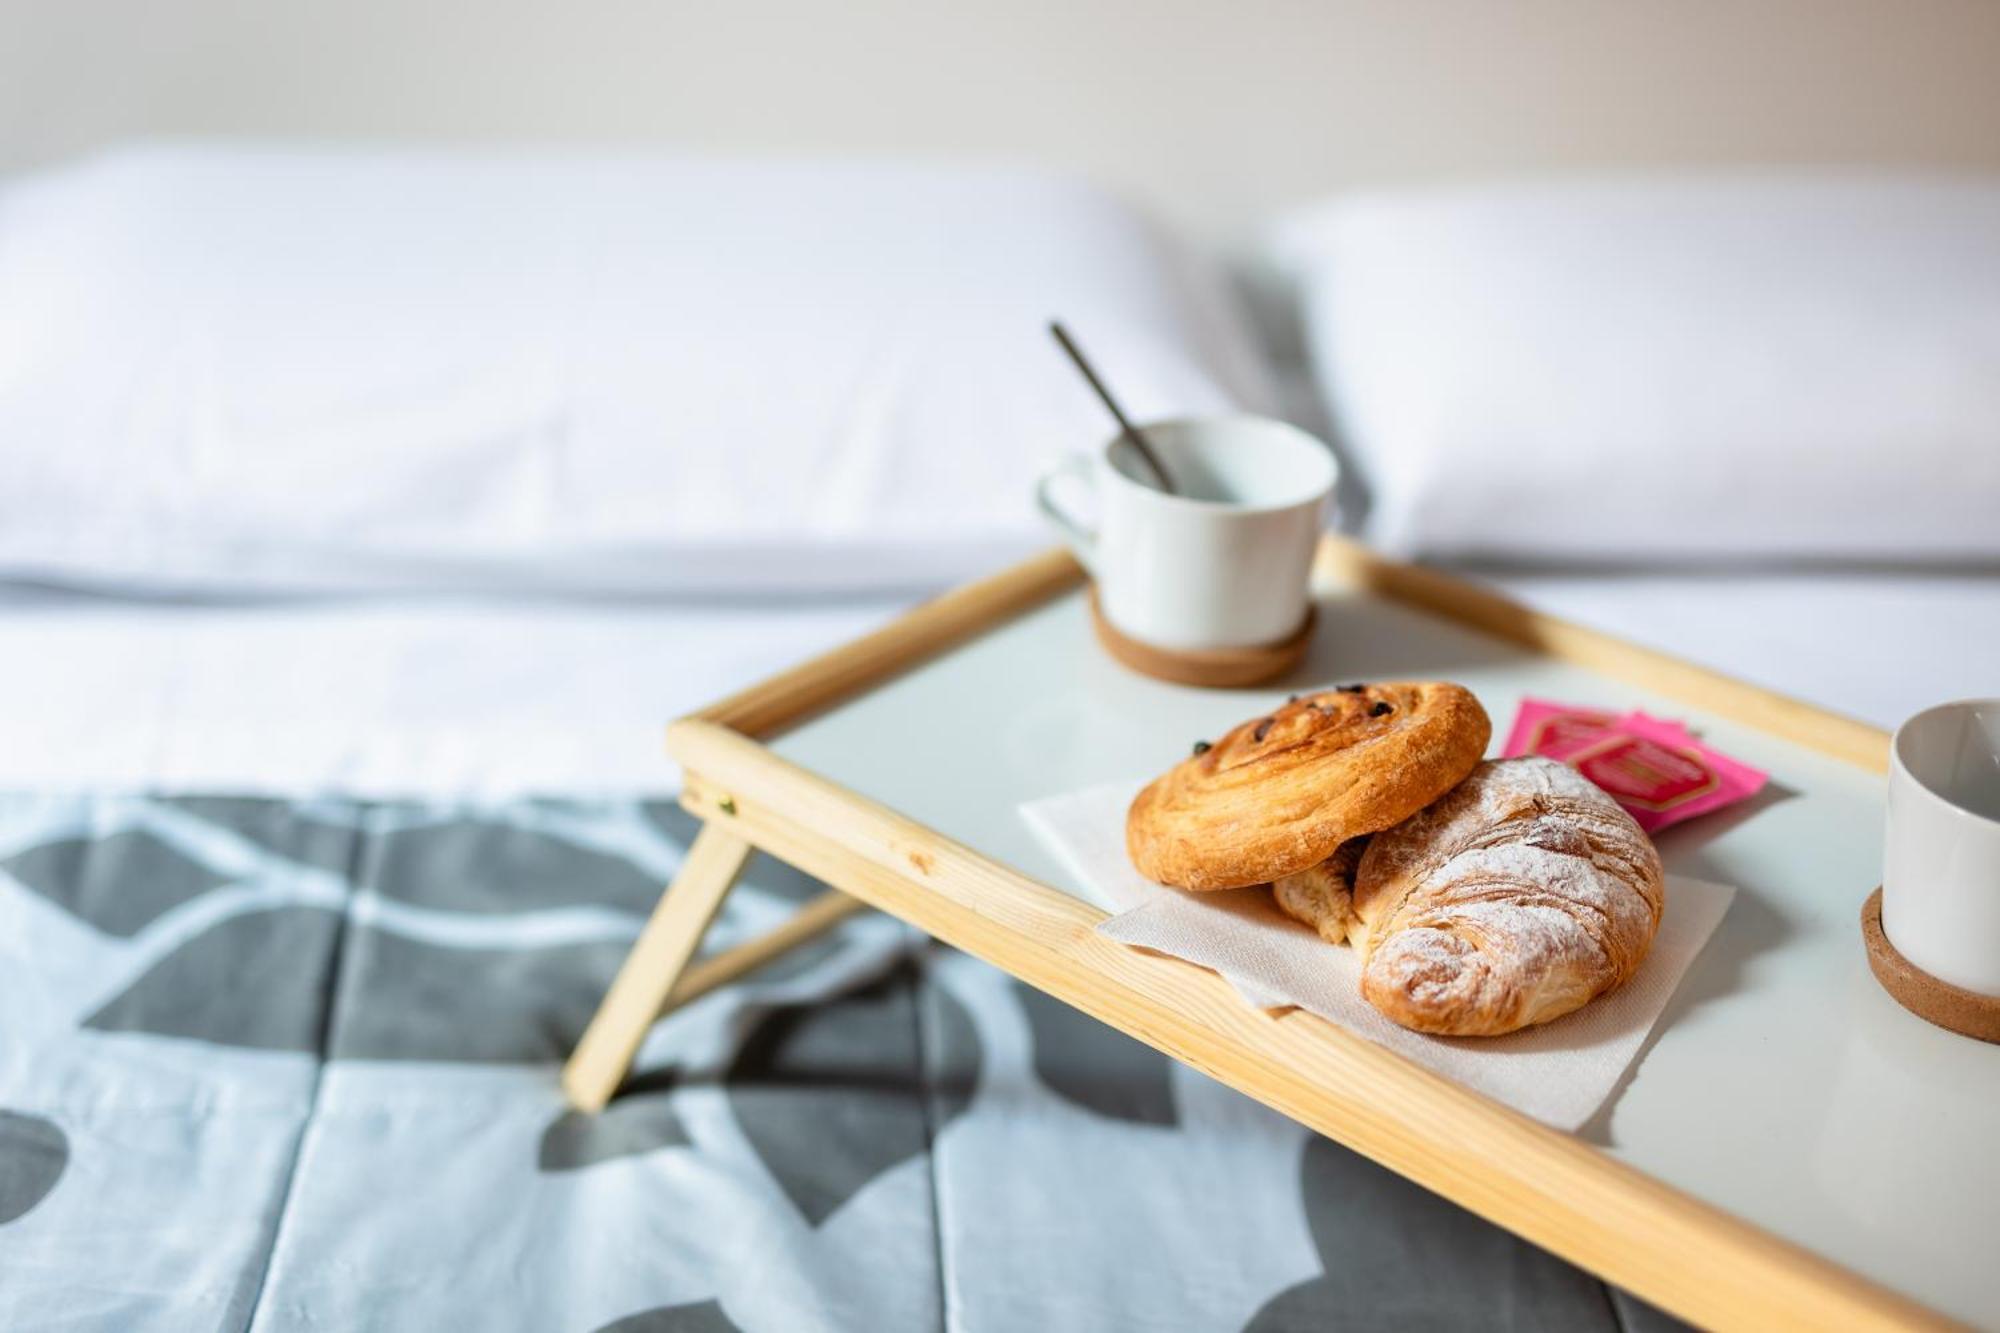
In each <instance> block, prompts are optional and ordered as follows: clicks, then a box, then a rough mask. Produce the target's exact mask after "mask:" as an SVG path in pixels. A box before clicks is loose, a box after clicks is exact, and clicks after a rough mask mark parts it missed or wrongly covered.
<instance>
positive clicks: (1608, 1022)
mask: <svg viewBox="0 0 2000 1333" xmlns="http://www.w3.org/2000/svg"><path fill="white" fill-rule="evenodd" d="M1140 785H1141V784H1139V783H1137V782H1119V783H1112V784H1110V785H1107V786H1102V787H1091V788H1088V789H1087V790H1084V791H1079V792H1072V793H1070V794H1068V795H1066V796H1052V797H1048V798H1046V799H1044V800H1039V801H1030V802H1028V803H1027V804H1026V805H1023V806H1022V807H1021V815H1022V818H1024V819H1025V820H1027V822H1028V825H1029V827H1030V828H1032V829H1033V830H1034V832H1035V835H1036V836H1037V837H1038V838H1040V839H1041V841H1042V842H1043V844H1044V845H1046V846H1047V847H1048V849H1049V850H1050V851H1051V852H1052V853H1054V854H1055V855H1056V857H1057V858H1059V859H1060V860H1061V861H1062V862H1063V864H1064V865H1065V866H1066V867H1067V868H1068V869H1069V871H1070V872H1071V873H1072V874H1074V875H1075V876H1076V877H1077V879H1078V880H1079V881H1081V882H1082V884H1083V885H1084V886H1085V887H1086V888H1087V889H1088V890H1089V896H1090V898H1091V900H1092V901H1093V902H1095V903H1096V904H1097V905H1098V906H1100V907H1102V908H1104V909H1105V910H1107V911H1110V912H1115V913H1117V915H1115V916H1113V917H1111V918H1110V919H1109V920H1107V921H1105V922H1103V923H1102V924H1101V925H1099V926H1098V928H1097V929H1098V931H1099V932H1100V933H1101V934H1104V935H1108V936H1110V937H1111V938H1112V939H1114V940H1119V941H1122V942H1123V943H1126V944H1134V945H1138V946H1140V947H1142V948H1146V949H1152V950H1154V951H1156V952H1158V953H1164V954H1171V955H1172V956H1173V957H1175V958H1184V959H1186V960H1187V961H1188V962H1190V963H1198V964H1200V965H1201V966H1203V967H1206V968H1211V969H1213V970H1214V971H1216V972H1219V973H1221V974H1222V976H1223V977H1225V978H1227V979H1228V981H1229V983H1230V984H1231V985H1233V986H1234V987H1235V988H1236V990H1237V992H1238V993H1239V994H1241V995H1242V996H1243V998H1244V999H1245V1000H1247V1001H1248V1002H1249V1003H1251V1004H1254V1005H1257V1006H1258V1007H1260V1008H1267V1009H1271V1008H1282V1007H1288V1006H1297V1007H1298V1008H1301V1009H1306V1010H1310V1011H1311V1012H1312V1013H1315V1014H1318V1015H1319V1016H1320V1017H1322V1018H1325V1019H1327V1020H1329V1021H1330V1022H1333V1023H1336V1024H1338V1025H1340V1026H1341V1027H1343V1028H1346V1029H1347V1030H1348V1031H1349V1032H1353V1033H1356V1034H1358V1035H1360V1036H1363V1037H1366V1038H1368V1039H1369V1040H1370V1041H1373V1042H1377V1043H1379V1044H1380V1045H1383V1046H1387V1047H1388V1048H1389V1049H1390V1050H1393V1051H1395V1052H1396V1053H1397V1054H1399V1055H1403V1056H1406V1057H1407V1058H1409V1059H1411V1060H1413V1061H1415V1062H1416V1063H1418V1064H1420V1065H1422V1066H1424V1067H1425V1068H1426V1069H1431V1070H1434V1071H1436V1072H1437V1073H1440V1074H1443V1075H1444V1076H1445V1077H1447V1078H1450V1079H1454V1080H1456V1081H1457V1082H1459V1083H1463V1084H1464V1085H1465V1086H1467V1087H1469V1088H1471V1089H1473V1090H1474V1091H1476V1092H1481V1093H1484V1094H1485V1095H1486V1096H1488V1097H1491V1098H1493V1099H1494V1100H1495V1101H1499V1102H1504V1103H1506V1104H1507V1105H1509V1106H1511V1107H1513V1108H1514V1109H1515V1110H1517V1111H1522V1112H1524V1113H1526V1114H1528V1115H1531V1116H1533V1117H1534V1118H1535V1119H1537V1120H1540V1121H1542V1122H1544V1123H1545V1124H1549V1125H1553V1126H1555V1127H1556V1128H1557V1129H1575V1128H1577V1127H1578V1126H1580V1125H1582V1124H1583V1123H1584V1122H1585V1121H1587V1120H1589V1119H1590V1117H1591V1116H1593V1115H1595V1114H1596V1113H1597V1109H1598V1108H1599V1107H1600V1106H1602V1105H1603V1104H1604V1102H1605V1099H1606V1098H1608V1097H1609V1096H1610V1095H1611V1094H1612V1092H1613V1091H1614V1090H1615V1089H1616V1088H1617V1086H1618V1081H1619V1079H1620V1078H1621V1077H1622V1076H1623V1075H1624V1073H1625V1070H1626V1068H1627V1067H1628V1066H1629V1065H1630V1064H1631V1063H1632V1061H1633V1058H1634V1057H1635V1056H1637V1055H1638V1053H1639V1047H1640V1046H1641V1045H1642V1044H1644V1042H1645V1040H1646V1034H1647V1033H1649V1032H1651V1031H1652V1029H1653V1024H1654V1023H1655V1022H1657V1021H1658V1019H1659V1017H1660V1011H1661V1010H1663V1009H1665V1008H1666V1006H1667V1000H1668V999H1669V998H1670V997H1671V996H1672V995H1673V993H1674V988H1675V987H1676V986H1678V985H1679V984H1680V980H1681V977H1682V976H1683V975H1684V974H1685V973H1686V972H1687V970H1688V968H1689V966H1691V965H1692V964H1693V962H1694V959H1695V955H1696V954H1698V953H1700V952H1701V949H1702V946H1703V945H1704V944H1706V943H1708V937H1709V936H1710V935H1711V934H1713V933H1714V932H1715V927H1716V924H1717V923H1718V922H1720V921H1721V920H1722V915H1723V913H1724V912H1726V911H1728V910H1729V903H1730V900H1731V899H1732V898H1734V897H1735V896H1736V890H1735V889H1734V888H1732V887H1731V886H1729V885H1727V884H1712V883H1709V882H1708V881H1706V880H1699V879H1689V878H1687V877H1686V876H1683V875H1669V876H1667V906H1666V913H1665V915H1664V916H1663V917H1662V918H1661V921H1660V932H1659V934H1658V935H1657V936H1655V937H1654V940H1653V949H1652V952H1651V953H1649V954H1648V955H1647V956H1646V961H1645V963H1644V964H1643V965H1641V967H1640V968H1639V972H1638V975H1636V976H1634V977H1633V978H1632V980H1631V981H1629V982H1627V983H1626V984H1625V985H1624V986H1621V987H1620V988H1619V989H1618V990H1616V991H1613V992H1612V993H1611V994H1610V995H1607V996H1605V997H1604V998H1603V999H1600V1000H1596V1001H1594V1002H1592V1003H1591V1004H1588V1005H1586V1006H1584V1007H1583V1008H1582V1009H1580V1010H1578V1011H1577V1012H1576V1013H1573V1014H1570V1015H1568V1016H1567V1017H1565V1018H1560V1019H1557V1020H1556V1021H1555V1022H1553V1023H1546V1024H1543V1025H1542V1026H1540V1027H1533V1028H1528V1029H1527V1030H1525V1031H1522V1032H1515V1033H1510V1034H1509V1035H1507V1036H1504V1037H1427V1036H1424V1035H1423V1034H1421V1033H1416V1032H1411V1031H1409V1030H1408V1029H1407V1028H1401V1027H1398V1026H1396V1025H1395V1024H1394V1023H1391V1022H1390V1021H1389V1020H1388V1019H1386V1018H1384V1017H1382V1015H1381V1014H1379V1013H1377V1012H1376V1011H1375V1008H1374V1006H1372V1005H1370V1004H1369V1003H1368V1002H1367V1001H1366V1000H1364V999H1362V998H1361V962H1360V956H1359V955H1358V954H1357V953H1356V952H1355V950H1353V949H1351V948H1343V947H1339V946H1334V945H1329V944H1327V943H1326V942H1325V941H1323V940H1321V939H1320V938H1319V936H1318V935H1316V934H1314V933H1313V932H1312V930H1311V929H1309V928H1308V927H1306V926H1304V925H1301V924H1300V923H1298V922H1296V921H1294V920H1292V919H1291V918H1290V917H1288V916H1286V915H1285V914H1284V913H1283V912H1280V911H1279V910H1278V908H1277V906H1276V905H1275V904H1274V903H1273V902H1272V901H1271V895H1270V892H1269V891H1268V890H1267V889H1265V888H1263V887H1261V886H1259V887H1255V888H1248V889H1233V890H1229V891H1227V892H1222V893H1182V892H1180V891H1179V890H1175V889H1167V888H1162V887H1161V886H1159V885H1157V884H1154V883H1152V882H1151V881H1149V880H1147V879H1145V878H1144V877H1143V876H1141V875H1140V874H1139V872H1138V871H1136V870H1134V869H1133V868H1132V863H1131V862H1130V861H1129V860H1128V859H1127V858H1126V855H1125V808H1126V807H1127V806H1128V805H1130V804H1131V802H1132V797H1133V796H1134V795H1136V794H1137V793H1138V790H1139V787H1140Z"/></svg>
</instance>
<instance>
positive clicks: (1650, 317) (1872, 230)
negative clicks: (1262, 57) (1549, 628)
mask: <svg viewBox="0 0 2000 1333" xmlns="http://www.w3.org/2000/svg"><path fill="white" fill-rule="evenodd" d="M1277 254H1278V256H1279V259H1280V261H1281V263H1282V264H1283V265H1284V266H1285V267H1287V268H1288V269H1289V270H1290V271H1291V272H1293V273H1294V274H1296V276H1297V278H1298V280H1299V281H1300V283H1301V284H1302V301H1303V307H1304V311H1305V318H1306V322H1307V333H1308V337H1309V340H1310V344H1311V348H1312V356H1313V359H1314V362H1315V366H1316V369H1317V371H1318V375H1319V378H1320V384H1321V388H1322V392H1323V393H1324V395H1325V396H1326V399H1327V402H1328V406H1329V408H1330V410H1331V412H1332V414H1333V416H1334V418H1335V421H1336V426H1337V429H1338V432H1339V434H1340V436H1341V438H1342V439H1343V440H1344V442H1345V444H1346V447H1347V448H1348V449H1349V450H1350V451H1351V453H1352V454H1353V456H1354V457H1355V459H1356V461H1357V462H1358V463H1359V464H1360V466H1361V468H1362V470H1363V472H1364V473H1365V475H1366V476H1367V479H1368V482H1369V484H1370V486H1371V488H1372V490H1373V506H1372V511H1371V515H1370V520H1369V530H1370V533H1371V535H1372V536H1373V537H1374V538H1375V540H1377V541H1378V542H1379V543H1381V544H1383V545H1386V546H1389V547H1391V548H1393V549H1396V550H1399V551H1403V552H1410V553H1427V554H1442V555H1453V556H1465V557H1472V556H1503V557H1511V558H1531V559H1534V558H1552V559H1558V560H1560V559H1568V558H1611V559H1660V558H1665V559H1673V560H1712V559H1721V558H1731V557H1769V558H1789V557H1800V558H1808V559H1818V558H1834V559H1878V558H1890V559H1918V560H1920V559H1958V558H1969V559H1990V558H1993V557H1995V556H2000V183H1995V182H1973V181H1967V182H1959V183H1951V182H1930V183H1924V182H1914V181H1903V182H1897V181H1883V180H1854V179H1849V180H1819V181H1813V180H1791V181H1786V180H1769V181H1756V180H1746V181H1741V182H1734V183H1730V182H1711V183H1679V184H1674V183H1664V182H1663V183H1652V184H1641V183H1628V184H1610V183H1605V184H1580V185H1572V186H1563V187H1545V188H1515V189H1489V190H1465V191H1448V192H1439V193H1432V194H1410V195H1405V196H1385V197H1379V198H1360V199H1355V200H1351V201H1344V202H1338V203H1336V204H1334V205H1331V206H1328V207H1324V208H1322V209H1319V210H1316V211H1314V212H1311V213H1309V214H1307V215H1305V216H1302V217H1299V218H1297V219H1294V220H1292V221H1291V222H1289V223H1288V224H1286V225H1285V226H1283V227H1282V228H1281V229H1280V230H1279V233H1278V239H1277Z"/></svg>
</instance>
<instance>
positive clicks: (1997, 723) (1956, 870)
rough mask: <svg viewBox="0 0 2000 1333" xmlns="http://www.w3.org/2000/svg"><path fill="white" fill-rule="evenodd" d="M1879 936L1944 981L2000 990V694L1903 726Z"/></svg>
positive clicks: (1892, 759)
mask: <svg viewBox="0 0 2000 1333" xmlns="http://www.w3.org/2000/svg"><path fill="white" fill-rule="evenodd" d="M1882 933H1883V934H1884V935H1887V936H1888V937H1889V942H1890V943H1891V944H1893V945H1895V946H1896V950H1897V952H1898V953H1901V954H1902V955H1903V957H1905V958H1907V959H1909V960H1910V961H1911V962H1912V963H1915V964H1916V965H1917V966H1918V967H1920V968H1922V969H1923V970H1924V971H1926V972H1928V973H1930V974H1931V975H1932V976H1934V977H1936V978H1938V979H1939V980H1940V981H1948V982H1950V983H1951V984H1952V985H1954V986H1957V987H1960V988H1961V989H1964V990H1969V991H1976V992H1978V993H1980V994H1982V995H1996V996H2000V699H1968V700H1965V701H1964V702H1962V703H1950V704H1940V705H1938V706H1937V707H1936V708H1927V709H1925V710H1924V711H1923V712H1921V713H1918V714H1917V715H1916V716H1915V717H1913V718H1911V719H1910V720H1909V721H1907V722H1905V723H1904V724H1903V725H1902V726H1901V727H1899V728H1898V729H1897V731H1896V737H1895V739H1894V740H1893V741H1892V742H1891V743H1890V746H1889V827H1888V841H1887V844H1886V846H1885V847H1884V849H1883V865H1882Z"/></svg>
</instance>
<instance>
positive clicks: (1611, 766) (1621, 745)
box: [1505, 699, 1766, 833]
mask: <svg viewBox="0 0 2000 1333" xmlns="http://www.w3.org/2000/svg"><path fill="white" fill-rule="evenodd" d="M1505 753H1506V755H1507V757H1509V758H1512V757H1514V756H1516V755H1523V754H1539V755H1544V756H1546V757H1548V758H1550V759H1560V760H1562V761H1563V762H1564V763H1566V764H1569V765H1570V766H1571V767H1573V768H1575V769H1576V770H1577V771H1579V772H1580V773H1582V774H1583V775H1584V776H1585V777H1587V778H1589V779H1590V780H1591V781H1592V782H1594V783H1596V784H1597V785H1598V786H1600V787H1602V788H1603V789H1604V790H1605V791H1606V792H1608V793H1609V794H1610V795H1611V797H1612V799H1614V800H1616V801H1617V802H1618V804H1620V805H1622V806H1624V807H1625V809H1626V811H1627V812H1628V813H1629V814H1630V815H1631V816H1632V818H1633V819H1635V820H1637V821H1638V824H1639V827H1640V828H1643V829H1645V830H1646V831H1647V832H1648V833H1653V832H1657V831H1658V830H1660V829H1663V828H1666V827H1667V826H1668V825H1670V824H1678V823H1679V822H1681V821H1682V820H1684V819H1692V818H1694V817H1695V816H1696V815H1701V814H1707V813H1708V812H1709V811H1711V810H1719V809H1721V808H1722V807H1723V806H1726V805H1733V804H1735V803H1736V802H1737V801H1741V800H1744V799H1746V798H1748V797H1751V796H1754V795H1756V794H1757V792H1758V791H1759V790H1760V789H1762V787H1763V786H1764V782H1765V778H1766V774H1765V773H1764V772H1763V771H1762V770H1759V769H1755V768H1752V767H1750V766H1749V765H1748V764H1745V763H1742V762H1740V761H1738V760H1735V759H1731V758H1730V757H1729V756H1728V755H1725V754H1723V753H1721V752H1720V751H1717V750H1714V749H1711V748H1710V747H1708V746H1706V745H1704V744H1702V743H1701V741H1700V740H1698V739H1696V737H1695V736H1694V734H1693V733H1692V732H1690V731H1689V730H1688V729H1687V728H1686V727H1684V726H1682V725H1681V724H1680V723H1678V722H1670V721H1667V720H1666V719H1664V718H1657V717H1653V716H1651V715H1650V714H1647V713H1644V712H1641V711H1638V710H1636V709H1635V710H1633V711H1631V712H1627V713H1612V712H1609V711H1607V710H1604V709H1597V708H1582V707H1577V706H1575V705H1571V704H1560V703H1556V702H1554V701H1553V700H1548V699H1523V700H1522V701H1521V709H1520V712H1519V713H1517V714H1516V715H1515V718H1514V725H1513V728H1512V729H1511V730H1510V731H1509V732H1508V734H1507V746H1506V751H1505Z"/></svg>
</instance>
